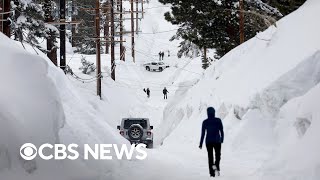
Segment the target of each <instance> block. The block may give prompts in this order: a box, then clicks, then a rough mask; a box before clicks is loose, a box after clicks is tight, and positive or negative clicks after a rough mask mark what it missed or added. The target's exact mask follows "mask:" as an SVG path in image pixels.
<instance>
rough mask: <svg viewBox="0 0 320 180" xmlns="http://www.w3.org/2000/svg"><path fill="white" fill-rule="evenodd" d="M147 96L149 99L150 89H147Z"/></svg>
mask: <svg viewBox="0 0 320 180" xmlns="http://www.w3.org/2000/svg"><path fill="white" fill-rule="evenodd" d="M147 95H148V98H149V97H150V89H149V88H147Z"/></svg>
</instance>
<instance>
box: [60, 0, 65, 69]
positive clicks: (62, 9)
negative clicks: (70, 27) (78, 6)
mask: <svg viewBox="0 0 320 180" xmlns="http://www.w3.org/2000/svg"><path fill="white" fill-rule="evenodd" d="M65 21H66V1H65V0H60V22H65ZM60 68H61V69H62V70H63V71H64V70H65V69H66V25H65V24H64V23H62V24H60Z"/></svg>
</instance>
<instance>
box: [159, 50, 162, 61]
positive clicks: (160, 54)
mask: <svg viewBox="0 0 320 180" xmlns="http://www.w3.org/2000/svg"><path fill="white" fill-rule="evenodd" d="M161 56H162V52H161V51H160V52H159V61H161Z"/></svg>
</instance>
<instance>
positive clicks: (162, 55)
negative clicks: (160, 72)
mask: <svg viewBox="0 0 320 180" xmlns="http://www.w3.org/2000/svg"><path fill="white" fill-rule="evenodd" d="M161 57H162V60H163V57H164V51H162V53H161Z"/></svg>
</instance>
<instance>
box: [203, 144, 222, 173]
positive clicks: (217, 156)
mask: <svg viewBox="0 0 320 180" xmlns="http://www.w3.org/2000/svg"><path fill="white" fill-rule="evenodd" d="M206 146H207V151H208V162H209V173H210V175H214V170H213V168H212V166H213V165H216V167H217V170H218V171H220V158H221V143H208V144H206ZM213 149H214V152H215V159H216V162H215V163H213V161H214V159H213Z"/></svg>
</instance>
